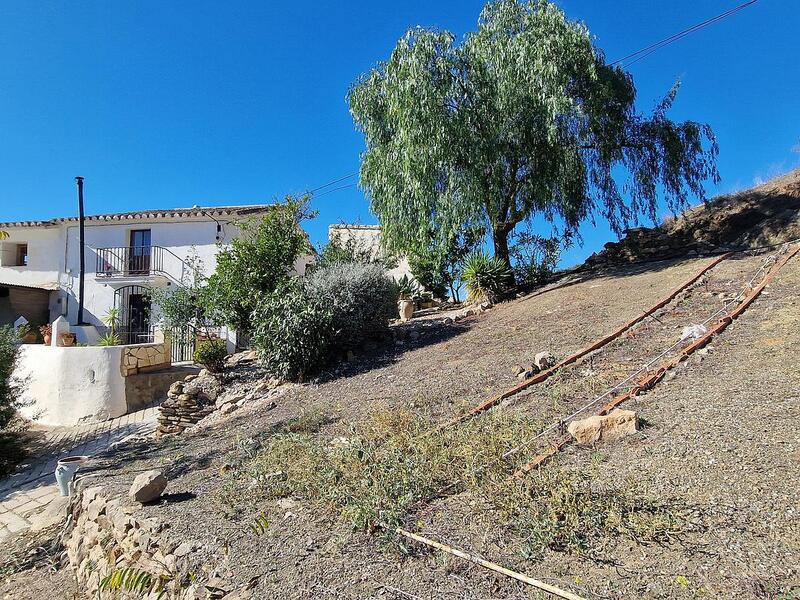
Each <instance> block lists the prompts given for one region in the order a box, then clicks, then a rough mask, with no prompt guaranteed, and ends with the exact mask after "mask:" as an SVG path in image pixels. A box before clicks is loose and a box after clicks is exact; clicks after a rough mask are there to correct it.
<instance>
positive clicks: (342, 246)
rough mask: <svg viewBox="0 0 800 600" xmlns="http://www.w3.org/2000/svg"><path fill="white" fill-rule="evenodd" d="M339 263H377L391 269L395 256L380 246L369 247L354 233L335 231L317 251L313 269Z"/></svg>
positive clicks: (394, 262)
mask: <svg viewBox="0 0 800 600" xmlns="http://www.w3.org/2000/svg"><path fill="white" fill-rule="evenodd" d="M341 263H361V264H366V265H369V264H378V265H381V266H383V267H385V268H387V269H393V268H394V267H396V266H397V258H396V257H394V256H392V255H391V254H388V255H387V254H386V253H385V252H383V251H382V249H381V248H373V247H370V246H369V245H368V244H367V243H366V242H365V241H364V240H361V239H359V238H357V237H356V236H354V235H350V236H345V235H342V234H341V233H339V232H337V233H334V235H333V236H331V239H330V240H329V241H328V243H327V244H325V246H323V248H322V250H321V251H320V252H319V255H318V256H317V262H316V264H315V265H314V269H317V268H322V267H327V266H331V265H335V264H341Z"/></svg>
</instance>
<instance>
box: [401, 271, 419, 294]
mask: <svg viewBox="0 0 800 600" xmlns="http://www.w3.org/2000/svg"><path fill="white" fill-rule="evenodd" d="M395 283H396V284H397V289H398V291H399V292H400V299H401V300H411V299H413V298H414V296H416V295H417V294H419V290H420V288H419V284H418V283H417V282H416V281H414V280H413V279H412V278H410V277H409V276H408V274H406V275H403V276H402V277H401V278H400V279H397V280H395Z"/></svg>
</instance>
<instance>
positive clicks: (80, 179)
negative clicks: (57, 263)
mask: <svg viewBox="0 0 800 600" xmlns="http://www.w3.org/2000/svg"><path fill="white" fill-rule="evenodd" d="M75 181H76V183H77V184H78V217H79V220H78V232H79V233H78V237H79V240H78V249H79V252H80V257H81V258H80V261H81V262H80V265H81V266H80V274H79V278H78V325H83V324H84V323H83V280H84V278H85V276H86V258H85V256H84V254H85V251H84V244H85V243H86V239H85V237H84V227H83V220H84V219H83V177H76V178H75Z"/></svg>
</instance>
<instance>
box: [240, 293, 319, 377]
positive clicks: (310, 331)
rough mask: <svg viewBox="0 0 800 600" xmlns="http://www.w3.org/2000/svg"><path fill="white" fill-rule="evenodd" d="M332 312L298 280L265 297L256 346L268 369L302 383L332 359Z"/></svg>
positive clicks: (257, 324)
mask: <svg viewBox="0 0 800 600" xmlns="http://www.w3.org/2000/svg"><path fill="white" fill-rule="evenodd" d="M332 317H333V315H332V313H331V311H330V310H329V309H328V308H326V307H324V306H323V305H322V304H321V303H320V302H319V301H318V300H317V299H315V298H312V297H311V296H310V295H309V294H308V292H307V291H306V289H305V288H304V287H303V286H302V285H301V284H300V283H299V282H297V281H289V282H287V283H286V284H284V285H283V286H281V287H280V288H279V289H278V290H276V291H275V292H272V293H271V294H267V295H265V296H264V297H263V299H262V301H261V303H260V304H259V306H258V307H257V308H256V310H255V311H254V312H253V318H252V322H253V334H252V338H251V340H252V344H253V347H254V348H256V350H258V352H259V354H260V356H261V360H262V361H263V362H264V366H265V367H266V368H267V370H268V371H269V372H270V373H272V374H273V375H275V376H276V377H280V378H283V379H291V380H300V381H302V380H303V379H304V378H305V377H306V376H307V375H309V374H311V373H313V372H314V371H315V370H316V369H318V368H320V367H321V366H322V365H323V364H325V361H326V360H327V357H328V352H329V351H330V343H331V339H332V337H333V325H332Z"/></svg>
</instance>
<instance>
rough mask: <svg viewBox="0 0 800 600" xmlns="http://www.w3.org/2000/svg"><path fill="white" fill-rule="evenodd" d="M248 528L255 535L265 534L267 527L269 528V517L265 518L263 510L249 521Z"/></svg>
mask: <svg viewBox="0 0 800 600" xmlns="http://www.w3.org/2000/svg"><path fill="white" fill-rule="evenodd" d="M248 529H249V530H250V531H251V532H252V533H254V534H255V535H263V534H265V533H266V532H267V529H269V519H267V515H265V514H264V513H263V512H262V513H260V514H259V515H258V516H257V517H256V518H255V519H253V520H252V521H251V522H250V524H249V526H248Z"/></svg>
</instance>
